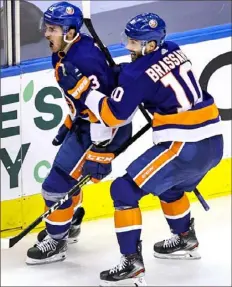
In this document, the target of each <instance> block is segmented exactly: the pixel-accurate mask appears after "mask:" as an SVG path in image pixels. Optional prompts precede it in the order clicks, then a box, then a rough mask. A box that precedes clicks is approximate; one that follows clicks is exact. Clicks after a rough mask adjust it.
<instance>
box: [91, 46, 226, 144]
mask: <svg viewBox="0 0 232 287" xmlns="http://www.w3.org/2000/svg"><path fill="white" fill-rule="evenodd" d="M140 103H144V107H145V108H146V109H147V110H148V111H149V112H150V113H151V114H152V115H153V124H152V126H153V141H154V143H156V144H157V143H159V142H166V141H182V142H195V141H199V140H202V139H204V138H208V137H211V136H214V135H218V134H221V128H220V116H219V111H218V108H217V107H216V105H215V103H214V99H213V97H212V96H211V95H210V94H208V93H207V92H205V91H202V89H201V87H200V85H199V82H198V80H197V79H196V78H195V76H194V74H193V72H192V65H191V62H190V60H189V59H188V58H187V57H186V55H185V54H184V53H183V52H182V50H181V49H180V47H179V46H178V45H177V44H175V43H173V42H171V41H166V42H165V43H164V45H163V46H162V47H161V48H159V49H158V50H156V51H154V52H152V53H150V54H147V55H145V56H143V57H141V58H139V59H137V60H136V61H135V62H132V63H130V64H129V65H126V66H125V67H124V69H123V70H122V72H121V74H120V77H119V85H118V87H117V88H116V89H115V90H114V91H113V93H112V94H111V98H107V97H105V95H104V94H103V93H99V92H97V91H92V92H91V93H90V94H89V95H88V97H87V99H86V101H85V104H86V105H87V106H88V107H89V108H90V109H91V110H92V112H93V113H94V114H95V115H96V116H97V117H98V119H100V120H101V121H102V123H104V124H105V125H106V126H120V125H123V124H124V123H125V122H126V121H128V119H130V118H131V117H132V116H133V114H134V113H135V111H136V109H137V108H138V105H139V104H140Z"/></svg>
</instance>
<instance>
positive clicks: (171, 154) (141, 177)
mask: <svg viewBox="0 0 232 287" xmlns="http://www.w3.org/2000/svg"><path fill="white" fill-rule="evenodd" d="M183 145H184V143H182V142H174V143H173V144H172V145H171V146H170V148H169V149H167V150H165V151H164V152H163V153H161V154H159V155H158V156H157V157H156V158H155V159H154V160H153V161H152V162H151V163H149V164H148V165H147V166H146V167H145V168H144V169H143V170H142V172H140V173H139V174H138V175H137V176H136V177H134V182H135V183H136V184H137V185H138V186H139V187H141V186H142V185H143V184H145V182H146V181H147V180H148V179H149V178H150V177H151V176H153V175H154V174H155V173H156V172H157V171H158V170H159V169H160V168H161V167H162V166H165V165H166V164H167V163H168V162H170V161H171V160H172V159H173V158H175V157H176V156H177V155H178V154H179V152H180V151H181V149H182V147H183Z"/></svg>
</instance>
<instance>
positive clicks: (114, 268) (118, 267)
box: [109, 256, 128, 274]
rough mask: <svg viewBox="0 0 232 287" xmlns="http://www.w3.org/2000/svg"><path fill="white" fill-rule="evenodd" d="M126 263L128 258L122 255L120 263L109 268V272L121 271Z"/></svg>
mask: <svg viewBox="0 0 232 287" xmlns="http://www.w3.org/2000/svg"><path fill="white" fill-rule="evenodd" d="M127 263H128V259H127V258H126V257H125V256H122V257H121V259H120V263H119V264H118V265H116V266H115V267H113V268H111V269H110V271H109V273H110V274H111V273H116V272H118V271H121V270H123V269H124V268H125V267H126V265H127Z"/></svg>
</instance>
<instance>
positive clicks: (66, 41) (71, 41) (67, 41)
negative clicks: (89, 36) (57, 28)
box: [64, 33, 80, 44]
mask: <svg viewBox="0 0 232 287" xmlns="http://www.w3.org/2000/svg"><path fill="white" fill-rule="evenodd" d="M79 35H80V34H79V33H77V34H76V36H75V37H74V38H73V39H72V40H68V39H66V36H67V34H64V42H65V43H68V44H72V43H73V42H74V41H76V39H77V38H78V37H79Z"/></svg>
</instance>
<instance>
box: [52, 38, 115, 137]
mask: <svg viewBox="0 0 232 287" xmlns="http://www.w3.org/2000/svg"><path fill="white" fill-rule="evenodd" d="M62 60H65V61H69V62H71V63H72V64H73V65H74V66H75V67H77V68H78V69H79V70H80V71H81V72H82V73H83V74H84V75H86V76H87V77H89V79H90V80H91V82H92V88H93V89H95V90H98V91H100V92H102V93H104V94H111V92H112V91H113V89H114V88H115V86H116V84H115V75H114V72H113V70H112V69H111V68H110V67H109V65H108V64H107V62H106V59H105V56H104V54H103V53H102V52H101V51H100V49H99V48H98V47H97V45H96V44H95V42H94V40H93V39H92V38H91V37H90V36H88V35H86V34H80V36H79V37H78V39H77V40H76V41H75V42H74V43H73V44H72V45H71V47H70V48H69V50H68V52H67V53H66V55H65V57H64V58H63V59H62V58H61V57H60V54H58V53H53V55H52V64H53V67H54V69H55V68H56V67H57V65H59V64H60V62H62ZM64 96H65V100H66V102H67V104H68V106H69V110H70V113H69V115H68V116H67V117H66V119H65V125H66V126H67V127H68V128H69V129H70V128H71V126H72V124H73V123H74V122H75V120H76V119H77V118H83V119H85V120H88V121H90V122H91V123H93V124H92V125H91V133H92V137H93V141H101V140H106V139H108V138H109V137H110V136H111V134H112V129H111V128H108V129H107V128H104V126H102V125H101V123H100V122H99V120H98V119H97V118H96V117H95V115H94V114H93V113H92V112H91V111H90V110H89V109H88V107H87V106H86V105H84V104H82V103H81V102H80V101H79V100H77V99H75V98H74V97H72V96H71V95H69V94H68V93H64Z"/></svg>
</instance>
